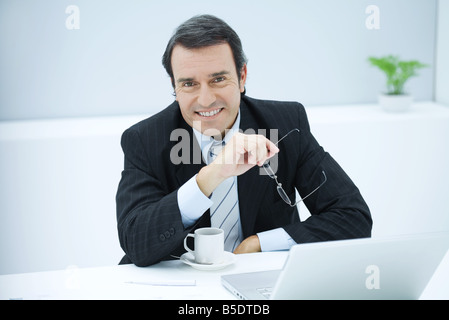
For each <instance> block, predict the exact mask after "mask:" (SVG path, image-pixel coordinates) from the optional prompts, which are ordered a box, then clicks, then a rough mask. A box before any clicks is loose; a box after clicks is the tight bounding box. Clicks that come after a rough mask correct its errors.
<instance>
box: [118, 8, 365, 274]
mask: <svg viewBox="0 0 449 320" xmlns="http://www.w3.org/2000/svg"><path fill="white" fill-rule="evenodd" d="M163 65H164V67H165V68H166V70H167V73H168V74H169V76H170V78H171V82H172V86H173V88H174V90H175V96H176V101H175V102H174V103H172V104H171V105H170V106H168V107H167V108H166V109H164V110H163V111H161V112H160V113H158V114H156V115H154V116H152V117H150V118H149V119H146V120H143V121H142V122H140V123H138V124H136V125H134V126H132V127H131V128H129V129H128V130H126V131H125V132H124V134H123V136H122V148H123V151H124V154H125V166H124V170H123V172H122V179H121V181H120V184H119V187H118V191H117V198H116V200H117V222H118V232H119V239H120V244H121V246H122V248H123V250H124V251H125V253H126V255H125V257H124V258H123V259H122V261H121V263H134V264H136V265H138V266H148V265H151V264H154V263H157V262H159V261H161V260H164V259H170V258H173V257H179V256H180V255H181V254H182V253H183V252H184V249H183V240H184V238H185V237H186V235H187V234H188V233H191V232H193V231H194V230H196V229H197V228H200V227H205V226H213V227H220V228H222V229H224V231H225V239H226V241H225V249H226V250H228V251H233V252H234V253H249V252H258V251H271V250H288V249H289V248H290V247H291V246H292V245H294V244H297V243H306V242H315V241H326V240H335V239H348V238H360V237H369V236H370V235H371V227H372V220H371V215H370V212H369V209H368V207H367V205H366V203H365V202H364V200H363V198H362V196H361V195H360V192H359V190H358V189H357V187H356V186H355V185H354V183H353V182H352V181H351V180H350V178H349V177H348V176H347V175H346V174H345V172H344V171H343V170H342V168H341V167H340V166H339V165H338V164H337V163H336V162H335V160H334V159H333V158H332V157H331V156H330V155H329V154H328V153H326V152H325V151H324V150H323V148H322V147H321V146H320V145H319V144H318V143H317V141H316V140H315V139H314V137H313V136H312V134H311V132H310V128H309V124H308V120H307V116H306V113H305V110H304V108H303V106H302V105H301V104H299V103H294V102H275V101H261V100H256V99H252V98H249V97H247V96H246V93H245V83H246V79H247V73H248V70H247V65H246V58H245V55H244V53H243V50H242V45H241V42H240V39H239V37H238V36H237V34H236V33H235V32H234V30H232V29H231V28H230V27H229V26H228V25H227V24H226V23H225V22H223V21H222V20H220V19H218V18H216V17H213V16H210V15H203V16H196V17H193V18H191V19H189V20H188V21H186V22H185V23H183V24H182V25H181V26H179V27H178V29H177V30H176V32H175V33H174V35H173V36H172V38H171V39H170V41H169V43H168V45H167V49H166V51H165V53H164V56H163ZM179 132H181V134H178V133H179ZM182 132H186V133H188V135H187V138H186V137H185V135H182ZM249 133H254V134H249ZM256 133H261V134H256ZM179 138H181V139H179ZM186 139H187V142H188V143H187V144H186V141H185V140H186ZM270 139H271V140H272V141H271V140H270ZM278 140H279V143H278V144H277V143H276V142H277V141H278ZM180 146H182V148H180ZM186 146H187V148H186ZM180 159H181V160H182V161H180ZM265 171H266V173H264V172H265ZM295 188H296V189H297V190H298V192H299V194H300V195H301V196H302V197H303V199H304V202H305V204H306V206H307V207H308V209H309V211H310V213H311V217H310V218H308V219H307V220H306V221H300V219H299V215H298V211H297V207H296V202H295V201H294V200H291V199H295Z"/></svg>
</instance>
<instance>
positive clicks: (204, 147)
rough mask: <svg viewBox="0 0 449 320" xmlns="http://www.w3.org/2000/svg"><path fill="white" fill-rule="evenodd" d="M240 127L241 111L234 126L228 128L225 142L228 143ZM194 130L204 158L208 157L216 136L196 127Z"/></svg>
mask: <svg viewBox="0 0 449 320" xmlns="http://www.w3.org/2000/svg"><path fill="white" fill-rule="evenodd" d="M239 128H240V111H239V113H238V114H237V119H235V122H234V125H233V126H232V128H231V129H229V130H226V135H225V137H224V139H223V140H224V142H225V144H227V143H228V141H229V140H231V138H232V136H233V135H234V133H236V132H237V131H239ZM193 132H194V133H195V137H196V140H197V141H198V144H199V145H200V148H201V153H202V155H203V159H207V152H208V151H209V149H210V147H211V146H212V143H213V142H214V138H212V137H211V136H206V135H204V134H202V133H201V132H199V131H198V130H196V129H195V128H193ZM206 161H207V160H206Z"/></svg>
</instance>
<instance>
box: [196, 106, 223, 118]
mask: <svg viewBox="0 0 449 320" xmlns="http://www.w3.org/2000/svg"><path fill="white" fill-rule="evenodd" d="M221 110H223V108H220V109H216V110H213V111H208V112H201V111H198V112H196V113H197V114H199V115H200V116H202V117H213V116H215V115H216V114H218V113H220V112H221Z"/></svg>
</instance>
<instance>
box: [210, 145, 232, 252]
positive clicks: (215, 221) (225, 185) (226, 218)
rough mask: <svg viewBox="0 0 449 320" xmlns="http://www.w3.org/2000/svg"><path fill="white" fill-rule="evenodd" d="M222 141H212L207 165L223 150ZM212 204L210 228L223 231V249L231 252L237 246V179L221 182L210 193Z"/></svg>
mask: <svg viewBox="0 0 449 320" xmlns="http://www.w3.org/2000/svg"><path fill="white" fill-rule="evenodd" d="M223 145H224V141H223V142H222V141H216V140H214V142H213V144H212V146H211V147H210V150H209V153H208V163H211V162H212V161H213V160H214V159H215V158H216V157H217V155H218V154H219V153H220V151H221V149H222V148H223ZM211 200H212V201H213V202H214V204H213V205H212V207H211V208H210V219H211V225H212V227H216V228H220V229H223V230H224V238H225V243H224V249H225V250H226V251H230V252H233V251H234V249H235V248H236V247H237V245H238V244H239V225H238V223H239V210H238V205H239V200H238V194H237V177H230V178H228V179H226V180H225V181H223V182H222V183H221V184H220V185H219V186H218V187H217V188H216V189H215V190H214V192H213V193H212V196H211Z"/></svg>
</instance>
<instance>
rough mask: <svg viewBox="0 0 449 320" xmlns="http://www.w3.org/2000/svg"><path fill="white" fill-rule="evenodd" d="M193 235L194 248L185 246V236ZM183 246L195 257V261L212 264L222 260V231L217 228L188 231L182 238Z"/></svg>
mask: <svg viewBox="0 0 449 320" xmlns="http://www.w3.org/2000/svg"><path fill="white" fill-rule="evenodd" d="M189 237H193V238H194V244H195V250H192V249H190V248H189V247H188V246H187V238H189ZM184 248H185V249H186V250H187V251H189V252H191V253H192V254H193V255H194V257H195V262H196V263H201V264H213V263H220V262H222V261H223V254H224V232H223V230H222V229H218V228H200V229H196V230H195V233H194V234H193V233H189V234H188V235H187V236H186V237H185V239H184Z"/></svg>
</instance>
